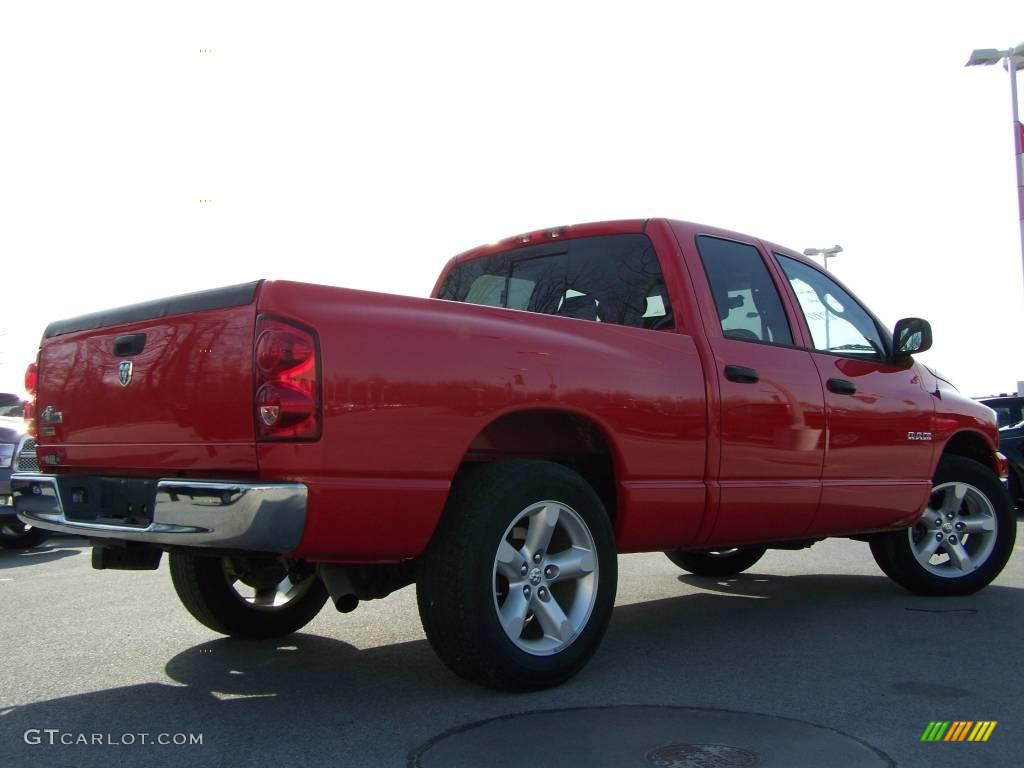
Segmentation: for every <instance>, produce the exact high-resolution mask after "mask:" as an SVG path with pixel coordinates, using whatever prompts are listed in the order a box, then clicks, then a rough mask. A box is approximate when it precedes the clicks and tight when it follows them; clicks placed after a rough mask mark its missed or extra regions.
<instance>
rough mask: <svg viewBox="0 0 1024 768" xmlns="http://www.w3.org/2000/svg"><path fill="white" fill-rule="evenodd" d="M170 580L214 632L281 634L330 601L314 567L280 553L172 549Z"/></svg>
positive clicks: (309, 618) (253, 635) (191, 610)
mask: <svg viewBox="0 0 1024 768" xmlns="http://www.w3.org/2000/svg"><path fill="white" fill-rule="evenodd" d="M170 565H171V580H172V581H173V582H174V589H175V591H176V592H177V593H178V597H179V598H180V600H181V602H182V604H183V605H184V606H185V608H186V609H187V610H188V612H189V613H191V614H192V616H193V617H195V618H196V620H198V621H199V622H200V623H201V624H203V625H205V626H207V627H209V628H210V629H212V630H213V631H214V632H220V633H221V634H224V635H231V636H233V637H241V638H248V639H262V638H268V637H281V636H282V635H288V634H291V633H292V632H296V631H298V630H300V629H302V628H303V627H304V626H306V625H307V624H308V623H309V622H311V621H312V620H313V618H314V617H315V616H316V615H317V614H318V613H319V612H320V609H321V608H323V606H324V603H325V602H327V590H326V589H325V587H324V585H323V582H321V581H320V579H319V577H318V576H317V575H316V572H315V571H313V570H312V569H311V568H306V569H299V568H297V567H296V566H295V564H289V563H287V562H286V561H285V560H284V559H283V558H280V557H210V556H206V555H196V554H193V553H191V552H171V553H170Z"/></svg>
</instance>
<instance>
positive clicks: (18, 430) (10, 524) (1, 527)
mask: <svg viewBox="0 0 1024 768" xmlns="http://www.w3.org/2000/svg"><path fill="white" fill-rule="evenodd" d="M24 408H25V401H24V400H22V399H21V398H20V397H18V396H17V395H11V394H7V393H0V547H2V548H4V549H27V548H29V547H35V546H37V545H39V544H41V543H42V542H43V541H45V540H46V539H47V538H48V537H49V535H50V533H49V531H45V530H43V529H42V528H36V527H34V526H31V525H26V524H25V523H23V522H21V521H20V520H18V518H17V516H16V515H15V513H14V505H13V504H12V502H11V473H12V472H13V471H15V470H22V471H35V470H37V469H39V464H38V463H37V462H36V458H35V441H34V440H32V439H31V438H30V437H29V436H28V434H27V429H26V424H25V420H24V419H23V418H22V415H23V413H24Z"/></svg>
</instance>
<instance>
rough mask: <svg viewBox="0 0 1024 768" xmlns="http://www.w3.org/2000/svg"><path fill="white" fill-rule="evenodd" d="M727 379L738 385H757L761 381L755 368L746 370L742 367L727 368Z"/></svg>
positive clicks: (729, 366)
mask: <svg viewBox="0 0 1024 768" xmlns="http://www.w3.org/2000/svg"><path fill="white" fill-rule="evenodd" d="M725 378H727V379H728V380H729V381H735V382H736V383H737V384H756V383H757V382H758V381H760V379H761V377H760V376H759V375H758V373H757V371H755V370H754V369H753V368H744V367H743V366H742V365H727V366H725Z"/></svg>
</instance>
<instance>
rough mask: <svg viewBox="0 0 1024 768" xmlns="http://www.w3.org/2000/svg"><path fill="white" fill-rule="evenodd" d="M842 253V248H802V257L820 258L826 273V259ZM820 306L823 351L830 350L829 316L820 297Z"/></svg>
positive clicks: (837, 246)
mask: <svg viewBox="0 0 1024 768" xmlns="http://www.w3.org/2000/svg"><path fill="white" fill-rule="evenodd" d="M842 252H843V246H841V245H833V246H832V247H831V248H804V256H821V257H823V259H824V261H825V271H826V272H828V259H829V257H830V256H831V257H832V258H835V257H836V256H838V255H839V254H840V253H842ZM821 301H822V306H823V307H824V309H825V349H832V333H831V329H830V328H829V322H828V316H829V314H831V313H830V312H829V311H828V305H827V304H825V301H827V298H826V297H825V296H822V297H821Z"/></svg>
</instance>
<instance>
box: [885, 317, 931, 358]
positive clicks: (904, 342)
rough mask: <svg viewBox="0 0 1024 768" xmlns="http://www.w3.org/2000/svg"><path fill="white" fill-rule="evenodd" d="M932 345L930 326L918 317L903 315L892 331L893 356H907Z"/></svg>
mask: <svg viewBox="0 0 1024 768" xmlns="http://www.w3.org/2000/svg"><path fill="white" fill-rule="evenodd" d="M931 347H932V326H931V323H929V322H928V321H927V320H922V319H921V318H920V317H905V318H903V319H902V320H900V321H899V322H898V323H896V329H895V330H894V331H893V332H892V350H893V352H892V353H893V356H894V357H907V356H909V355H916V354H917V353H918V352H924V351H925V350H928V349H931Z"/></svg>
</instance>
